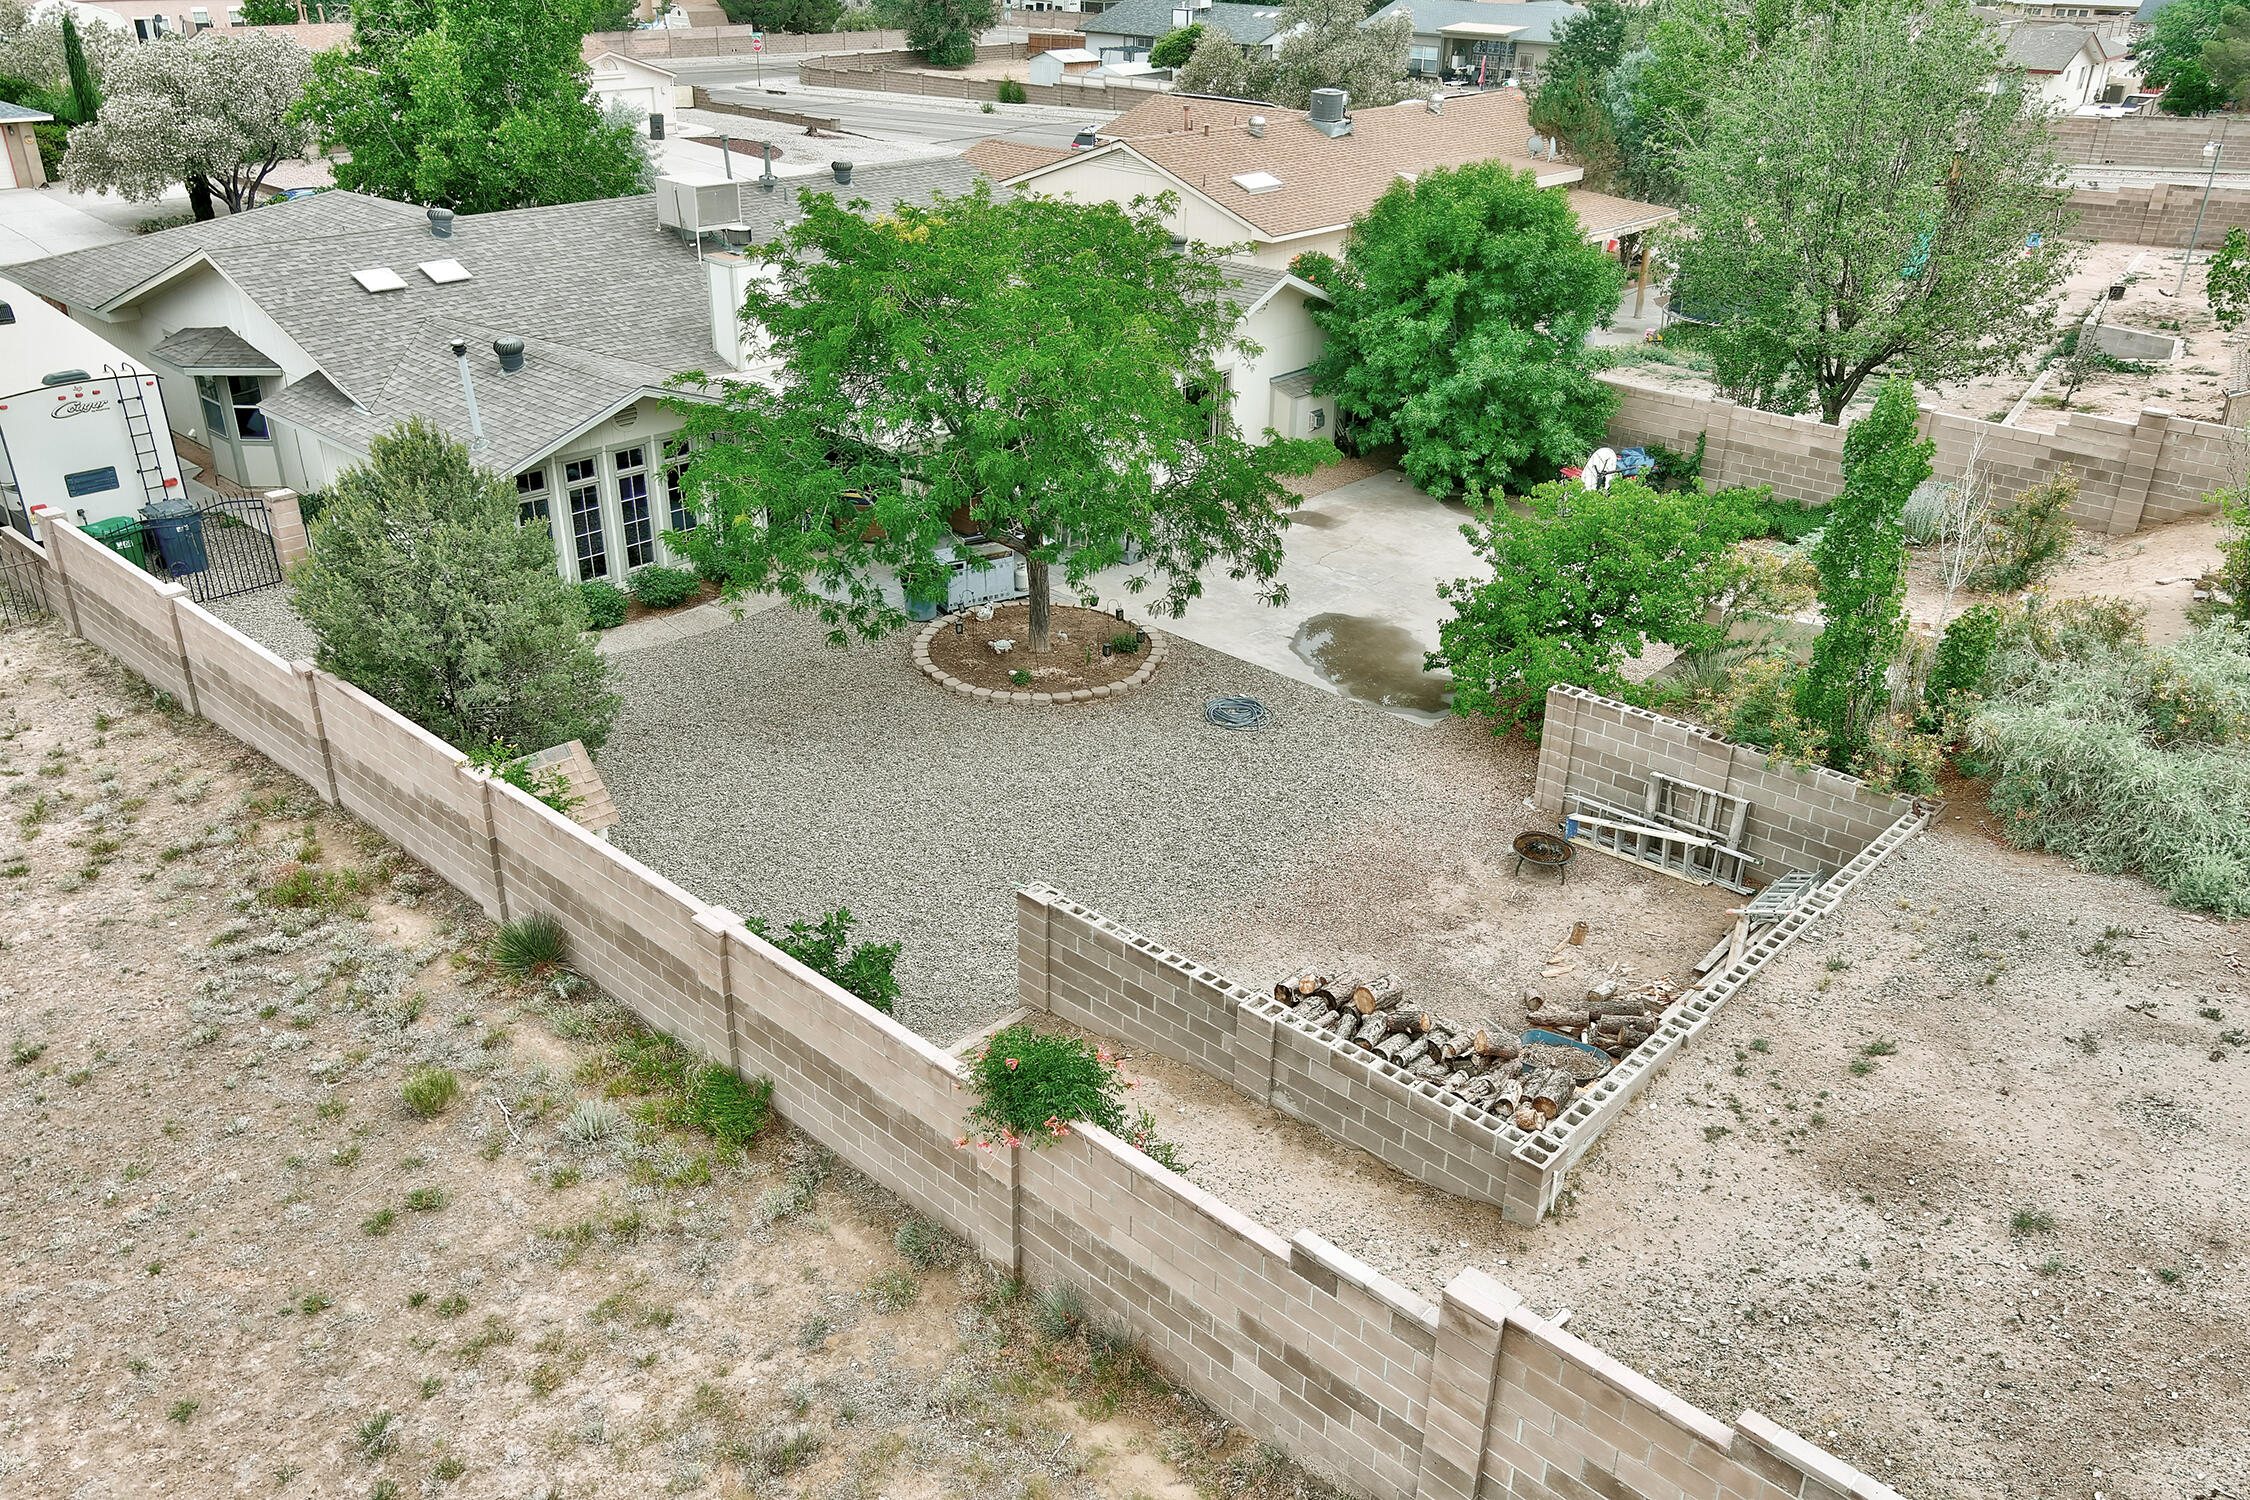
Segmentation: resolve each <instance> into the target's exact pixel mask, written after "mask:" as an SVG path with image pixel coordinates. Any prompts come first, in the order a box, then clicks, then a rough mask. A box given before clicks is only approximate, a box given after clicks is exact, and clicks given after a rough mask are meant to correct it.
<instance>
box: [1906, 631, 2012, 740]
mask: <svg viewBox="0 0 2250 1500" xmlns="http://www.w3.org/2000/svg"><path fill="white" fill-rule="evenodd" d="M2005 624H2006V613H2005V612H2004V611H2003V610H2001V609H2000V608H1999V607H1998V606H1996V605H1991V604H1973V605H1971V606H1969V608H1967V609H1965V610H1963V611H1962V612H1961V613H1960V614H1959V615H1958V616H1957V617H1955V619H1954V621H1953V623H1952V624H1951V625H1948V626H1947V627H1946V628H1945V639H1943V640H1941V641H1939V642H1938V648H1937V657H1936V659H1935V660H1934V661H1933V662H1932V663H1931V664H1930V676H1929V680H1928V681H1927V682H1926V683H1925V684H1924V685H1923V688H1922V718H1921V724H1922V727H1923V729H1925V730H1927V731H1930V732H1933V733H1936V732H1942V731H1943V730H1944V729H1945V727H1946V725H1947V724H1948V723H1949V722H1950V721H1952V720H1954V719H1956V718H1959V717H1962V716H1964V715H1965V714H1967V713H1968V712H1969V711H1970V710H1971V708H1972V707H1973V706H1974V704H1975V703H1976V702H1977V701H1978V700H1979V699H1981V698H1982V697H1983V696H1984V679H1985V675H1986V674H1987V673H1988V672H1989V671H1990V670H1991V669H1992V653H1993V652H1994V651H1995V650H1997V649H1998V648H1999V645H2000V632H2001V629H2002V627H2003V626H2004V625H2005Z"/></svg>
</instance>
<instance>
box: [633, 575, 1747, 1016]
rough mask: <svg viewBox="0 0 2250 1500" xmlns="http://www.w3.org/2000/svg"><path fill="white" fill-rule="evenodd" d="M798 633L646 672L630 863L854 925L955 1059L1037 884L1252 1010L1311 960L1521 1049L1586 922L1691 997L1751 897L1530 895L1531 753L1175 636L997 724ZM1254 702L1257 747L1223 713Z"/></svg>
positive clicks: (725, 894)
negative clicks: (1210, 970)
mask: <svg viewBox="0 0 2250 1500" xmlns="http://www.w3.org/2000/svg"><path fill="white" fill-rule="evenodd" d="M821 637H822V632H821V627H820V626H819V624H818V622H817V621H814V620H812V619H811V618H809V617H806V616H802V615H794V614H790V613H788V612H785V611H780V610H776V611H772V612H770V613H767V614H764V615H760V616H756V617H753V618H751V619H749V620H746V621H744V622H742V623H741V624H738V625H733V626H730V627H728V628H726V629H723V630H719V631H716V632H713V633H711V634H709V635H704V636H700V637H697V638H695V639H692V640H687V641H681V642H674V643H671V644H667V645H663V646H658V647H652V648H650V649H648V650H645V651H636V652H633V653H631V654H630V655H627V656H624V657H621V658H620V659H619V665H620V667H621V673H620V678H621V680H620V688H621V691H622V692H623V693H624V696H625V712H624V715H623V717H622V718H621V720H620V722H619V725H618V728H617V730H616V732H615V733H614V734H613V735H612V736H611V739H610V742H609V745H608V747H607V748H606V749H605V750H604V751H603V752H602V756H601V771H602V776H603V778H604V780H605V781H606V782H607V784H608V786H609V789H610V792H611V794H612V796H614V797H615V798H616V801H617V805H618V807H619V809H620V810H621V811H622V812H623V814H624V819H623V821H622V822H621V823H619V824H618V826H617V827H616V829H615V830H614V831H613V834H612V837H613V838H614V840H615V841H616V843H617V844H618V846H619V847H620V848H622V849H625V850H626V851H628V852H629V853H631V854H633V855H634V856H635V857H636V858H639V859H641V860H643V861H645V862H646V863H648V864H649V865H650V866H651V867H653V868H655V869H657V870H659V871H662V872H663V873H664V874H665V875H667V876H669V877H671V878H672V879H674V880H677V881H679V882H680V883H681V884H683V885H684V886H686V887H687V888H688V889H689V890H692V891H695V892H697V893H698V894H700V895H702V896H703V897H704V898H705V899H707V900H711V901H716V902H719V903H721V904H723V905H726V906H728V907H731V908H733V909H734V910H736V911H738V912H741V913H743V914H744V915H754V916H760V917H764V918H767V919H769V920H776V919H778V920H786V919H789V918H792V917H799V916H809V915H814V914H817V913H818V912H819V911H821V910H822V909H824V908H826V907H831V906H835V905H838V904H841V905H845V906H848V907H850V908H851V910H852V911H853V913H854V914H856V915H857V916H859V917H860V918H861V919H862V922H863V927H862V929H861V935H862V936H865V937H873V938H878V939H884V940H891V939H896V940H899V941H902V942H903V943H904V944H905V949H904V952H903V953H902V954H901V956H900V960H899V975H900V978H901V980H902V982H903V984H904V986H905V990H906V999H905V1002H904V1005H903V1008H902V1012H901V1014H902V1016H903V1018H904V1019H905V1020H906V1021H907V1023H908V1024H910V1025H912V1026H913V1027H914V1028H915V1029H916V1030H918V1031H920V1032H922V1033H923V1034H924V1035H925V1036H928V1037H931V1038H932V1039H934V1040H937V1041H939V1042H940V1043H949V1042H951V1041H953V1040H954V1039H955V1038H957V1037H959V1036H961V1035H963V1034H965V1033H967V1032H970V1031H973V1030H975V1029H976V1028H978V1027H980V1026H982V1025H984V1024H985V1023H986V1022H988V1021H990V1020H991V1019H993V1018H994V1017H995V1016H998V1015H1000V1014H1002V1013H1003V1012H1005V1011H1006V1010H1008V1009H1010V1008H1011V1007H1012V1006H1013V1005H1014V1003H1015V998H1014V997H1015V938H1014V931H1015V897H1014V887H1015V886H1016V885H1017V884H1018V883H1029V882H1033V881H1045V882H1047V883H1049V884H1052V885H1054V886H1057V887H1059V888H1060V889H1061V890H1063V891H1064V892H1066V893H1067V894H1069V895H1071V896H1072V897H1074V898H1076V899H1078V900H1080V901H1083V902H1086V903H1087V904H1089V905H1091V906H1094V907H1096V908H1097V909H1099V910H1101V911H1102V912H1104V913H1105V914H1107V915H1109V916H1112V917H1114V918H1116V919H1117V920H1119V921H1121V922H1125V923H1127V924H1129V925H1132V926H1134V927H1137V928H1139V929H1140V930H1141V931H1143V932H1145V933H1147V934H1148V935H1149V936H1151V937H1153V938H1156V939H1157V940H1159V941H1161V942H1163V943H1165V944H1167V945H1168V946H1170V947H1172V948H1174V949H1177V950H1178V951H1180V952H1182V953H1186V954H1189V955H1192V956H1194V957H1195V958H1197V959H1199V960H1201V961H1203V962H1207V963H1210V964H1213V965H1214V966H1216V967H1218V968H1220V969H1222V970H1223V971H1225V972H1228V973H1231V974H1234V975H1235V976H1237V977H1238V978H1241V979H1243V980H1245V981H1246V982H1251V983H1271V982H1272V979H1273V977H1274V975H1275V974H1276V973H1277V972H1279V971H1280V970H1281V969H1283V968H1286V967H1288V966H1290V965H1292V964H1296V963H1299V962H1302V961H1305V960H1308V959H1309V960H1313V961H1317V962H1321V963H1333V964H1336V965H1338V966H1339V970H1341V969H1342V968H1353V969H1358V970H1362V971H1366V972H1384V971H1392V972H1396V973H1399V974H1401V975H1403V976H1405V977H1406V979H1407V981H1408V984H1409V989H1410V993H1413V994H1415V995H1417V996H1419V997H1422V1002H1423V1003H1425V1004H1427V1005H1429V1006H1430V1007H1431V1008H1433V1009H1437V1010H1440V1011H1443V1012H1444V1013H1446V1014H1448V1015H1458V1016H1460V1017H1461V1018H1463V1019H1468V1018H1471V1017H1474V1016H1477V1015H1481V1014H1486V1013H1492V1014H1496V1015H1499V1016H1500V1017H1501V1018H1502V1022H1503V1024H1505V1025H1508V1026H1510V1027H1511V1028H1512V1027H1513V1026H1514V1025H1515V1024H1516V1022H1517V1021H1518V1020H1519V1019H1520V1016H1521V1011H1520V1009H1517V1008H1516V1007H1517V1005H1518V1003H1519V1002H1520V1001H1521V999H1522V992H1523V988H1524V986H1525V985H1526V984H1529V983H1533V982H1535V981H1536V979H1537V976H1538V973H1539V968H1540V964H1541V962H1542V961H1543V960H1544V959H1545V957H1546V955H1547V954H1548V953H1550V952H1551V951H1552V950H1553V948H1554V946H1555V944H1556V943H1557V942H1558V941H1560V939H1561V938H1562V936H1563V935H1564V934H1565V933H1567V932H1568V930H1569V926H1570V922H1571V921H1572V920H1573V919H1575V918H1587V919H1590V920H1591V921H1592V922H1593V925H1594V929H1595V931H1594V935H1593V936H1594V941H1593V943H1592V945H1591V946H1590V948H1589V951H1588V955H1587V956H1588V959H1589V961H1590V962H1592V961H1596V960H1598V962H1599V963H1600V964H1602V965H1607V964H1610V963H1618V964H1625V965H1630V966H1632V967H1633V968H1634V969H1635V970H1636V971H1637V972H1640V973H1643V974H1655V973H1660V972H1667V971H1670V972H1682V970H1683V966H1684V965H1685V964H1686V963H1688V962H1690V961H1692V960H1693V959H1694V958H1695V957H1697V956H1699V955H1700V954H1701V953H1702V952H1703V950H1704V949H1705V948H1707V947H1709V946H1710V944H1711V943H1712V941H1713V940H1714V939H1715V938H1716V937H1717V935H1718V933H1719V931H1720V930H1721V929H1722V928H1723V927H1724V925H1725V921H1726V919H1725V917H1724V916H1723V915H1722V914H1721V913H1723V910H1724V908H1725V906H1726V905H1727V904H1728V901H1729V900H1730V899H1731V898H1729V897H1727V896H1726V895H1725V893H1723V892H1714V891H1711V890H1704V889H1696V888H1694V887H1689V886H1686V885H1682V884H1679V883H1678V882H1675V881H1671V880H1667V879H1665V878H1663V877H1661V876H1657V875H1652V874H1645V873H1643V872H1640V871H1636V870H1633V869H1630V868H1627V867H1625V866H1622V865H1618V864H1615V863H1613V862H1611V861H1608V860H1604V859H1602V858H1600V857H1598V856H1592V855H1588V856H1586V857H1584V858H1581V859H1580V860H1579V861H1578V862H1577V866H1576V868H1575V870H1574V872H1573V873H1572V876H1571V883H1570V886H1569V888H1568V890H1567V891H1564V890H1563V889H1561V888H1560V887H1559V886H1558V885H1557V883H1556V882H1555V879H1554V877H1553V876H1552V875H1543V874H1538V873H1527V874H1526V875H1525V876H1524V877H1523V878H1522V879H1521V880H1518V879H1517V878H1516V877H1515V875H1514V873H1513V871H1514V864H1515V860H1514V856H1513V855H1512V854H1509V853H1508V852H1507V845H1508V841H1509V840H1510V839H1512V838H1513V837H1514V836H1515V835H1516V834H1517V833H1519V832H1521V831H1522V830H1524V829H1525V828H1528V827H1533V826H1540V825H1541V824H1542V821H1543V820H1542V819H1541V816H1540V815H1539V814H1538V813H1535V812H1533V811H1531V810H1530V809H1528V808H1526V807H1524V806H1523V805H1522V802H1523V799H1524V797H1525V796H1526V795H1528V794H1529V792H1530V790H1531V783H1532V772H1533V760H1532V755H1531V752H1530V749H1529V747H1527V746H1525V745H1523V744H1522V743H1521V742H1518V741H1503V740H1498V739H1495V738H1494V737H1493V736H1492V735H1491V734H1489V733H1488V732H1486V731H1485V730H1484V729H1483V728H1482V727H1480V726H1477V725H1473V724H1468V723H1465V722H1462V721H1459V720H1447V721H1445V722H1443V723H1439V724H1436V725H1432V726H1424V725H1419V724H1414V723H1409V722H1407V721H1406V720H1404V719H1400V718H1398V717H1396V716H1394V715H1391V714H1387V713H1384V712H1382V711H1380V710H1378V709H1375V708H1372V707H1369V706H1367V705H1365V704H1360V703H1355V702H1353V701H1351V700H1349V699H1345V698H1341V697H1338V696H1335V695H1333V694H1330V693H1326V692H1323V691H1321V690H1320V689H1318V688H1313V687H1308V686H1305V685H1303V684H1300V683H1296V682H1292V681H1289V680H1287V679H1285V678H1282V677H1279V676H1276V675H1274V674H1273V673H1270V672H1267V671H1265V670H1264V669H1263V668H1260V667H1255V666H1251V665H1249V664H1247V663H1244V662H1241V661H1239V660H1236V659H1235V658H1233V657H1229V656H1226V655H1223V654H1221V653H1218V652H1215V651H1211V650H1208V649H1206V648H1204V647H1201V646H1198V645H1196V644H1195V643H1193V642H1191V641H1186V640H1183V639H1181V638H1179V637H1177V636H1173V637H1171V638H1170V640H1171V647H1172V654H1171V656H1170V657H1169V658H1168V659H1167V661H1166V663H1165V665H1164V666H1162V667H1161V668H1159V669H1158V671H1157V674H1156V676H1155V678H1154V679H1153V680H1152V681H1151V682H1150V684H1149V685H1148V686H1147V687H1146V688H1143V689H1141V690H1139V691H1136V692H1135V693H1134V694H1133V696H1132V697H1130V698H1127V699H1125V700H1122V701H1120V702H1118V703H1115V704H1111V703H1091V704H1074V705H1070V706H1067V707H1062V708H1050V709H1037V708H1033V709H1025V708H1008V707H995V706H992V705H988V704H985V705H980V704H977V703H974V702H971V701H969V700H966V699H962V698H959V697H956V696H955V695H953V694H951V693H947V692H945V691H943V690H942V689H940V688H938V687H936V686H935V685H933V684H931V683H930V682H928V681H926V680H925V679H923V678H922V677H921V676H919V675H918V674H917V673H915V672H914V670H913V668H912V666H911V664H910V663H909V661H908V651H909V645H908V642H907V639H906V638H904V637H894V638H892V639H890V640H886V641H883V642H879V643H876V644H873V645H867V644H860V645H855V646H852V647H849V648H845V649H837V648H832V647H829V646H827V645H824V644H823V643H822V638H821ZM1229 693H1248V694H1251V695H1253V696H1255V697H1257V698H1259V699H1260V700H1261V701H1263V702H1264V703H1265V705H1266V706H1267V708H1268V709H1269V710H1270V711H1271V713H1272V716H1273V721H1272V724H1271V726H1270V727H1268V728H1267V729H1265V730H1263V731H1260V732H1257V733H1247V734H1246V733H1237V732H1231V731H1227V730H1222V729H1215V728H1213V727H1211V726H1210V725H1208V724H1206V723H1205V722H1204V721H1203V719H1202V716H1201V709H1202V705H1203V703H1204V702H1205V701H1206V700H1207V699H1210V698H1213V697H1216V696H1218V695H1221V694H1229Z"/></svg>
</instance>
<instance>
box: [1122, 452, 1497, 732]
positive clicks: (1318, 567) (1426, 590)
mask: <svg viewBox="0 0 2250 1500" xmlns="http://www.w3.org/2000/svg"><path fill="white" fill-rule="evenodd" d="M1468 515H1469V513H1468V511H1467V509H1466V508H1465V507H1463V506H1461V505H1459V504H1451V503H1447V502H1443V501H1439V500H1433V499H1432V498H1430V496H1428V495H1426V494H1424V493H1423V492H1422V491H1421V490H1418V489H1416V488H1415V487H1414V485H1413V483H1412V482H1411V481H1410V480H1408V479H1407V477H1406V476H1405V475H1404V474H1401V473H1400V472H1399V471H1398V470H1396V469H1386V470H1383V471H1382V472H1380V473H1377V474H1373V475H1370V476H1369V477H1367V478H1365V479H1360V480H1355V481H1353V482H1352V483H1350V484H1346V485H1342V486H1339V487H1338V488H1336V489H1333V490H1329V491H1327V492H1326V493H1324V494H1321V495H1318V496H1315V497H1314V498H1313V499H1311V500H1308V501H1306V502H1305V504H1304V505H1303V506H1302V507H1300V508H1299V509H1298V510H1297V511H1296V512H1295V513H1294V517H1293V522H1294V524H1292V525H1291V526H1290V528H1289V534H1288V537H1287V540H1286V544H1285V545H1286V551H1287V557H1286V561H1285V562H1284V563H1283V565H1282V570H1281V580H1280V581H1281V582H1282V583H1283V584H1285V585H1286V586H1287V587H1288V590H1289V602H1288V603H1287V604H1286V605H1284V606H1282V607H1281V608H1279V609H1275V608H1273V607H1272V606H1270V605H1266V604H1262V603H1260V602H1259V599H1258V593H1257V590H1256V588H1255V587H1254V586H1252V585H1251V584H1249V583H1247V582H1243V583H1236V582H1234V581H1233V580H1231V579H1229V578H1227V577H1226V575H1225V573H1224V572H1223V571H1220V570H1216V569H1214V570H1212V571H1211V572H1209V573H1207V574H1206V575H1205V578H1204V585H1203V587H1204V592H1203V596H1202V597H1201V598H1199V599H1197V600H1195V601H1194V602H1193V603H1191V604H1190V605H1189V606H1188V612H1187V614H1186V615H1185V616H1183V617H1182V618H1180V619H1178V620H1164V621H1161V622H1160V623H1161V624H1162V626H1163V628H1164V629H1165V630H1167V631H1169V632H1170V633H1172V634H1174V635H1180V636H1185V637H1187V638H1188V639H1189V640H1191V641H1196V642H1198V643H1200V644H1202V645H1205V646H1209V647H1211V648H1212V649H1213V650H1216V651H1224V652H1226V653H1227V654H1228V655H1230V656H1237V657H1240V658H1242V659H1243V660H1244V661H1249V662H1255V663H1256V664H1257V665H1259V666H1261V667H1264V668H1266V669H1267V670H1269V671H1273V672H1278V673H1280V674H1281V675H1282V676H1284V677H1292V678H1295V679H1296V680H1297V681H1299V682H1303V683H1309V684H1311V685H1312V686H1314V687H1320V688H1326V689H1327V690H1329V691H1330V692H1338V693H1343V694H1344V695H1345V696H1347V697H1353V698H1358V699H1360V700H1362V701H1363V702H1369V703H1375V704H1379V705H1381V706H1382V707H1384V708H1387V709H1389V710H1391V711H1392V712H1394V713H1401V714H1404V715H1406V716H1407V717H1410V718H1419V719H1423V720H1425V721H1427V720H1430V719H1434V718H1435V717H1436V716H1437V715H1438V714H1439V713H1441V712H1442V711H1443V709H1444V691H1445V680H1444V679H1443V678H1441V677H1433V676H1430V675H1429V674H1426V673H1424V672H1423V671H1422V669H1421V667H1422V653H1423V652H1425V651H1432V650H1435V649H1436V648H1437V643H1438V635H1437V627H1438V622H1439V621H1440V620H1443V619H1447V618H1450V617H1451V615H1452V610H1451V609H1450V608H1449V607H1448V606H1447V605H1446V604H1445V603H1444V602H1443V601H1442V600H1440V599H1439V598H1438V596H1437V586H1438V584H1439V583H1440V582H1443V581H1447V580H1450V579H1455V578H1464V577H1472V576H1479V575H1481V574H1483V573H1484V572H1485V571H1486V569H1485V568H1484V566H1483V565H1482V563H1481V562H1480V561H1479V560H1478V558H1477V556H1476V554H1475V553H1474V552H1472V551H1470V550H1469V544H1468V542H1467V541H1466V540H1464V539H1463V538H1462V536H1461V526H1462V523H1463V522H1465V521H1466V520H1467V519H1468ZM1133 571H1134V570H1133V569H1131V568H1123V567H1121V568H1113V569H1111V570H1109V571H1108V572H1106V573H1103V574H1101V575H1100V576H1098V577H1097V578H1096V579H1095V580H1094V584H1093V587H1094V588H1095V589H1096V590H1097V591H1098V592H1099V593H1100V595H1101V597H1102V602H1103V605H1104V606H1105V607H1107V606H1109V605H1112V604H1120V603H1122V604H1125V605H1126V607H1127V609H1128V611H1129V612H1131V611H1132V610H1133V605H1132V603H1131V601H1132V598H1133V596H1132V595H1129V594H1127V593H1126V591H1125V579H1126V578H1127V577H1128V576H1129V575H1130V574H1131V573H1132V572H1133ZM1143 597H1145V596H1143Z"/></svg>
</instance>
